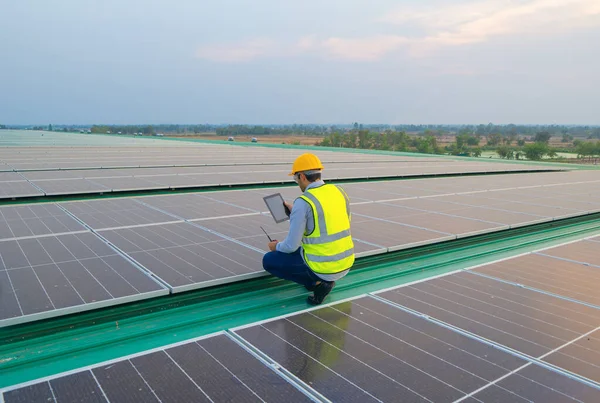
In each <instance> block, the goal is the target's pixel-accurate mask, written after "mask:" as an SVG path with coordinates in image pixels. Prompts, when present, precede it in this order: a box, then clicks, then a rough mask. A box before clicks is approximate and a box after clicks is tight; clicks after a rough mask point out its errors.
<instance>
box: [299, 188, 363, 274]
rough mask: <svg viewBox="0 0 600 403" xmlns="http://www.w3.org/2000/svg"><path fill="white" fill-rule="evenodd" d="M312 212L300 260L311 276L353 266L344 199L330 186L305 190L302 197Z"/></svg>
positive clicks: (352, 247) (346, 208) (348, 222)
mask: <svg viewBox="0 0 600 403" xmlns="http://www.w3.org/2000/svg"><path fill="white" fill-rule="evenodd" d="M300 197H301V198H302V199H303V200H304V201H306V202H307V203H308V204H309V205H310V207H311V209H312V212H313V217H314V230H313V232H312V233H310V234H305V235H304V237H303V238H302V249H303V251H304V260H305V261H306V263H307V264H308V266H309V267H310V268H311V270H313V271H314V272H315V273H321V274H335V273H340V272H342V271H345V270H348V269H349V268H350V267H351V266H352V264H353V263H354V243H353V242H352V236H351V233H350V219H349V213H348V204H349V202H348V198H347V196H346V195H345V194H344V193H343V192H342V191H341V190H340V189H339V188H337V187H336V186H334V185H322V186H319V187H317V188H311V189H308V190H307V191H306V192H305V193H304V194H303V195H302V196H300Z"/></svg>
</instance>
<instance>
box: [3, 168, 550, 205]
mask: <svg viewBox="0 0 600 403" xmlns="http://www.w3.org/2000/svg"><path fill="white" fill-rule="evenodd" d="M540 169H547V167H539V166H528V165H513V164H503V163H495V164H494V163H486V162H465V161H460V162H459V161H453V160H445V161H435V160H432V161H427V160H420V159H415V162H371V163H368V164H367V163H359V162H350V163H344V162H340V163H335V164H329V165H328V166H327V170H326V176H327V178H328V179H330V180H336V179H337V180H340V179H368V178H381V177H413V176H422V175H448V174H455V173H461V174H465V173H481V172H511V171H536V170H540ZM289 170H290V167H289V164H285V165H284V164H274V165H241V166H240V165H237V166H234V165H231V166H193V167H169V168H120V169H75V170H38V171H19V172H0V185H1V186H0V188H1V189H2V190H1V191H0V199H2V198H4V199H11V198H12V199H16V198H22V197H31V196H57V195H69V194H84V193H110V192H122V191H136V190H138V191H139V190H169V189H182V188H196V187H214V186H230V185H242V184H266V183H284V182H288V183H289V182H291V181H292V179H291V178H290V177H289V176H288V173H289Z"/></svg>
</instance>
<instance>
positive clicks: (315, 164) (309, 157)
mask: <svg viewBox="0 0 600 403" xmlns="http://www.w3.org/2000/svg"><path fill="white" fill-rule="evenodd" d="M318 169H324V168H323V164H321V160H320V159H319V157H317V156H316V155H314V154H310V153H306V154H302V155H301V156H299V157H298V158H296V161H294V165H292V172H291V173H290V174H289V176H292V175H294V174H296V173H298V172H303V171H313V170H318Z"/></svg>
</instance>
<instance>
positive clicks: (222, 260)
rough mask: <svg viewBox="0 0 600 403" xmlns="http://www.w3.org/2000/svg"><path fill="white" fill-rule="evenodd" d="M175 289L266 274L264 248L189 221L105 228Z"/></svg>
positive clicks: (106, 234)
mask: <svg viewBox="0 0 600 403" xmlns="http://www.w3.org/2000/svg"><path fill="white" fill-rule="evenodd" d="M100 233H101V235H102V236H104V237H105V238H106V239H108V240H109V241H110V242H111V243H112V244H113V245H115V246H116V247H117V248H119V249H120V250H122V251H123V252H125V253H127V254H128V255H129V256H131V257H132V258H133V259H135V260H136V261H137V262H139V263H140V264H141V265H142V266H143V267H145V268H146V269H147V270H149V271H150V272H152V273H153V274H154V275H156V276H157V277H159V278H160V279H161V280H163V281H164V282H165V283H166V284H168V285H169V287H170V288H171V289H172V290H173V291H174V292H179V291H185V290H189V289H194V288H200V287H208V286H211V285H216V284H221V283H224V282H230V281H238V280H242V279H245V278H251V277H256V276H259V275H264V274H265V272H264V271H263V270H262V255H263V252H262V251H257V250H255V249H253V248H251V247H249V246H246V245H245V244H242V243H241V242H234V241H231V240H227V239H224V238H223V237H221V236H219V235H215V234H213V233H211V232H209V231H205V230H203V229H202V228H199V227H197V226H194V225H192V224H189V223H175V224H165V225H152V226H142V227H133V228H123V229H118V230H108V231H101V232H100Z"/></svg>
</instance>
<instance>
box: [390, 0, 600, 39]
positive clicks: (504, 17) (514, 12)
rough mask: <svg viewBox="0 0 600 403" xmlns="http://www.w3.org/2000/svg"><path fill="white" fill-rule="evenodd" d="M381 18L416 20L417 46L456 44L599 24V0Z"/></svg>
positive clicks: (489, 4) (504, 2)
mask: <svg viewBox="0 0 600 403" xmlns="http://www.w3.org/2000/svg"><path fill="white" fill-rule="evenodd" d="M380 21H382V22H387V23H392V24H399V25H402V24H407V23H416V24H419V25H421V26H422V27H423V28H424V29H425V30H426V31H427V35H426V36H424V37H422V38H415V39H414V40H413V43H414V44H415V45H430V46H431V45H437V46H453V45H465V44H471V43H479V42H484V41H486V40H488V39H490V38H493V37H497V36H508V35H548V34H552V33H558V32H564V31H569V30H573V29H580V28H585V27H588V26H598V25H600V2H599V1H598V0H487V1H479V2H471V3H462V4H458V5H449V6H446V7H440V8H436V9H421V10H417V9H415V10H410V9H409V10H403V11H395V12H392V13H389V14H387V15H385V16H383V17H382V18H381V19H380Z"/></svg>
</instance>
